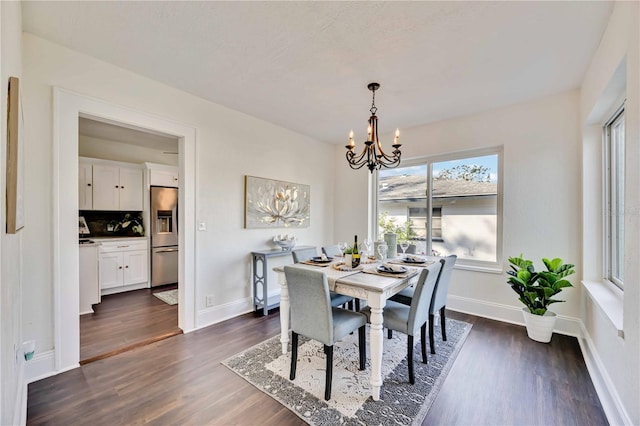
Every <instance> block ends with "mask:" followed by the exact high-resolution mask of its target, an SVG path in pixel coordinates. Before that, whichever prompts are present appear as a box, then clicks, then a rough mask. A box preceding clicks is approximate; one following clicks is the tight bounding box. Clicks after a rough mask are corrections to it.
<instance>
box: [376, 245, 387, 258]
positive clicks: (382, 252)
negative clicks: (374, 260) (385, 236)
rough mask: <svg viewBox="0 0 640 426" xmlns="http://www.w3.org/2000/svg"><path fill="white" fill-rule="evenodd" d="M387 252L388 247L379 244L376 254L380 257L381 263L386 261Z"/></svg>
mask: <svg viewBox="0 0 640 426" xmlns="http://www.w3.org/2000/svg"><path fill="white" fill-rule="evenodd" d="M388 251H389V247H387V245H386V244H380V245H379V246H378V254H379V255H380V260H382V261H383V262H384V261H386V260H387V252H388Z"/></svg>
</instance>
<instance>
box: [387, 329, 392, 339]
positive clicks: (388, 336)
mask: <svg viewBox="0 0 640 426" xmlns="http://www.w3.org/2000/svg"><path fill="white" fill-rule="evenodd" d="M387 339H393V331H392V330H391V329H390V328H388V329H387Z"/></svg>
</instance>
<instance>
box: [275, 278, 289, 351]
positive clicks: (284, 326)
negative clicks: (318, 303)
mask: <svg viewBox="0 0 640 426" xmlns="http://www.w3.org/2000/svg"><path fill="white" fill-rule="evenodd" d="M278 275H280V276H279V277H278V281H279V282H280V343H281V344H282V353H283V354H286V353H287V351H288V349H289V288H288V287H287V280H286V279H285V277H284V274H278Z"/></svg>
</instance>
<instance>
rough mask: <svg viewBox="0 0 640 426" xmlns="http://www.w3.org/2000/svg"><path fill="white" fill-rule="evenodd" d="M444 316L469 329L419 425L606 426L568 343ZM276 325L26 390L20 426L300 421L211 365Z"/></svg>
mask: <svg viewBox="0 0 640 426" xmlns="http://www.w3.org/2000/svg"><path fill="white" fill-rule="evenodd" d="M448 315H449V316H450V317H451V318H457V319H462V320H465V321H468V322H470V323H473V328H472V330H471V333H470V334H469V337H468V338H467V341H466V342H465V344H464V346H463V348H462V350H461V351H460V354H459V355H458V358H457V360H456V362H455V363H454V365H453V368H452V369H451V371H450V373H449V375H448V376H447V378H446V380H445V381H444V384H443V386H442V388H441V390H440V393H439V394H438V396H437V398H436V400H435V402H434V404H433V405H432V407H431V410H430V411H429V413H428V415H427V417H426V419H425V421H424V423H423V424H434V425H435V424H437V425H445V424H447V425H449V424H450V425H573V424H575V425H604V424H607V421H606V418H605V416H604V413H603V410H602V407H601V406H600V403H599V401H598V398H597V396H596V393H595V390H594V388H593V385H592V383H591V380H590V378H589V376H588V374H587V370H586V367H585V364H584V360H583V359H582V355H581V353H580V350H579V346H578V342H577V340H576V339H575V338H572V337H567V336H561V335H557V334H556V335H554V337H553V339H552V341H551V343H550V344H541V343H536V342H533V341H531V340H529V338H528V337H527V335H526V332H525V330H524V328H523V327H519V326H515V325H511V324H504V323H500V322H496V321H491V320H487V319H484V318H478V317H473V316H469V315H464V314H458V313H455V312H450V313H448ZM279 321H280V320H279V317H278V314H277V311H276V313H272V314H271V315H269V316H268V317H256V316H254V314H247V315H243V316H240V317H237V318H233V319H231V320H228V321H225V322H223V323H220V324H216V325H213V326H210V327H207V328H204V329H201V330H197V331H194V332H192V333H188V334H183V335H178V336H175V337H171V338H169V339H166V340H163V341H160V342H156V343H153V344H151V345H147V346H144V347H140V348H136V349H134V350H131V351H129V352H126V353H122V354H119V355H116V356H113V357H110V358H107V359H103V360H100V361H96V362H93V363H91V364H86V365H84V366H82V367H80V368H77V369H75V370H72V371H68V372H65V373H62V374H59V375H58V376H54V377H50V378H48V379H44V380H40V381H38V382H35V383H32V384H30V385H29V390H28V412H27V424H29V425H39V424H52V425H70V424H91V425H92V426H98V425H121V424H147V423H151V424H158V425H169V424H171V425H187V424H189V425H205V424H206V425H256V424H260V425H301V424H304V423H303V422H302V421H301V420H300V419H299V418H298V417H297V416H296V415H295V414H293V413H291V412H290V411H289V410H288V409H286V408H285V407H284V406H282V405H280V404H279V403H278V402H277V401H275V400H274V399H272V398H271V397H269V396H267V395H265V394H263V393H262V392H260V391H259V390H257V389H256V388H254V387H253V386H252V385H251V384H249V383H248V382H246V381H245V380H243V379H242V378H240V377H239V376H237V375H236V374H235V373H233V372H231V370H229V369H227V368H226V367H225V366H223V365H222V364H220V362H221V361H223V360H224V359H226V358H228V357H230V356H232V355H234V354H236V353H238V352H240V351H242V350H244V349H246V348H248V347H250V346H253V345H255V344H257V343H259V342H261V341H263V340H265V339H267V338H269V337H271V336H274V335H276V334H278V330H279V327H280V323H279ZM439 338H440V337H439V336H436V340H437V339H439Z"/></svg>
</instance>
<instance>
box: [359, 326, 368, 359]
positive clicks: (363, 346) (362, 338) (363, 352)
mask: <svg viewBox="0 0 640 426" xmlns="http://www.w3.org/2000/svg"><path fill="white" fill-rule="evenodd" d="M358 349H359V350H360V370H364V367H365V364H366V363H367V334H366V327H365V326H364V325H363V326H362V327H360V328H359V329H358Z"/></svg>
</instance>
